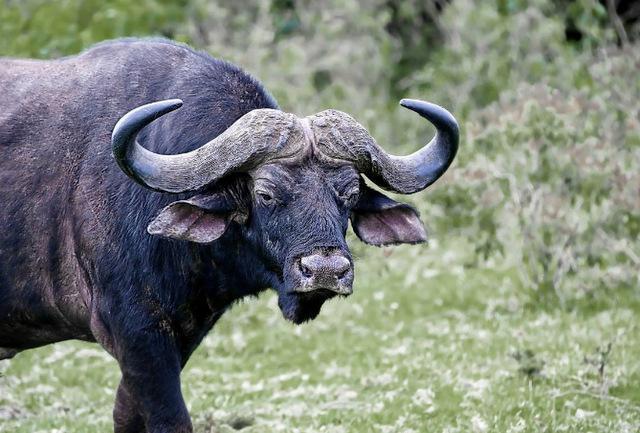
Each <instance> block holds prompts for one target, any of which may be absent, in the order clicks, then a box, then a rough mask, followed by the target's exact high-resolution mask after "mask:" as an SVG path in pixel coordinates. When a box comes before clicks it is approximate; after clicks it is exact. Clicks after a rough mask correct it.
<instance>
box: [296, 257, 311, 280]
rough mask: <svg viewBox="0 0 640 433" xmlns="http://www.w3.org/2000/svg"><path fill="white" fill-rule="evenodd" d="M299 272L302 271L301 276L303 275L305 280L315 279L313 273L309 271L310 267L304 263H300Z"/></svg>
mask: <svg viewBox="0 0 640 433" xmlns="http://www.w3.org/2000/svg"><path fill="white" fill-rule="evenodd" d="M298 270H299V271H300V274H302V276H303V277H305V278H311V277H313V271H312V270H311V269H309V267H307V266H306V265H305V264H304V263H303V262H302V261H300V262H298Z"/></svg>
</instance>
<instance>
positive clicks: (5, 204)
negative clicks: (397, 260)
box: [0, 40, 424, 432]
mask: <svg viewBox="0 0 640 433" xmlns="http://www.w3.org/2000/svg"><path fill="white" fill-rule="evenodd" d="M0 95H2V101H1V102H0V103H1V104H2V108H1V109H0V155H1V158H0V199H1V200H2V206H0V227H1V230H0V357H10V356H13V355H14V354H15V353H17V352H19V351H20V350H24V349H28V348H33V347H37V346H41V345H45V344H49V343H53V342H56V341H61V340H66V339H81V340H85V341H97V342H98V343H100V344H101V345H102V346H103V347H104V348H105V349H106V350H107V351H109V353H111V354H112V355H113V356H114V357H115V358H116V359H117V361H118V363H119V365H120V368H121V370H122V381H121V384H120V387H119V389H118V393H117V399H116V405H115V409H114V421H115V430H116V432H134V431H135V432H139V431H140V430H141V429H144V428H146V431H148V432H160V431H162V432H169V431H171V432H187V431H191V423H190V420H189V415H188V413H187V410H186V407H185V405H184V402H183V400H182V396H181V391H180V379H179V375H180V370H181V369H182V367H183V366H184V364H185V363H186V362H187V360H188V358H189V356H190V354H191V353H192V352H193V350H194V349H195V348H196V347H197V345H198V344H199V342H200V341H201V340H202V338H203V337H204V336H205V335H206V333H207V332H208V331H209V330H210V329H211V327H212V326H213V324H214V323H215V322H216V321H217V320H218V318H219V317H220V316H221V315H222V314H223V313H224V312H225V310H227V309H228V308H229V306H230V305H231V304H232V303H233V302H234V301H236V300H238V299H241V298H243V297H244V296H247V295H254V294H257V293H259V292H260V291H262V290H264V289H266V288H268V287H273V288H274V289H276V290H277V291H278V294H279V304H280V307H281V309H282V311H283V314H284V315H285V317H286V318H288V319H290V320H292V321H294V322H296V323H300V322H304V321H306V320H310V319H312V318H314V317H315V316H316V315H317V314H318V312H319V311H320V308H321V306H322V303H323V302H324V301H325V300H326V299H328V298H329V297H331V296H333V294H332V292H330V291H328V290H315V291H310V292H309V293H304V294H300V293H294V292H293V291H292V287H294V286H295V285H296V284H297V283H296V281H297V280H296V278H299V277H297V276H295V275H292V272H294V271H293V270H292V269H295V265H296V263H299V258H300V256H302V255H303V254H309V253H311V252H318V251H319V252H322V253H327V252H337V253H340V254H342V255H343V256H344V257H347V258H348V259H349V261H350V262H351V258H350V255H349V252H348V248H347V245H346V243H345V240H344V236H345V233H346V230H347V225H348V220H349V217H350V216H351V217H352V218H354V219H353V221H354V224H355V225H356V226H360V228H359V229H357V233H358V234H359V235H360V236H361V237H362V238H363V240H365V241H366V242H369V243H374V244H385V243H398V242H417V241H421V240H423V234H424V232H423V231H420V230H422V228H421V226H420V228H419V229H418V228H416V224H419V221H418V220H417V216H416V214H415V212H414V211H413V210H411V209H410V208H408V207H403V206H404V205H400V204H397V203H395V202H392V201H390V200H389V199H386V200H388V201H385V200H382V199H380V198H379V197H377V196H376V200H374V201H372V202H371V203H368V204H367V203H366V200H365V199H363V197H367V196H368V195H369V194H374V193H373V192H372V191H370V190H368V189H367V187H366V186H364V184H363V182H362V180H361V178H360V177H359V175H358V173H357V172H356V171H355V169H354V168H353V166H351V165H349V164H345V165H336V166H326V165H320V164H319V163H317V161H316V160H315V159H314V157H313V155H306V156H302V157H301V159H300V160H299V161H297V162H296V163H292V164H290V165H285V164H270V165H269V166H264V167H260V168H258V169H257V170H255V171H254V172H252V173H245V174H238V175H236V176H233V177H229V178H227V179H223V180H222V181H221V182H219V183H218V184H217V185H214V186H212V187H210V188H209V189H208V190H205V191H199V192H198V193H197V194H191V195H186V194H182V195H172V194H165V193H157V192H153V191H150V190H147V189H144V188H143V187H141V186H139V185H137V184H136V183H134V182H133V181H131V180H130V179H129V178H128V177H127V176H126V175H125V174H124V173H123V172H121V171H120V169H119V168H118V166H117V165H116V163H115V161H114V159H113V156H112V154H111V148H110V134H111V131H112V129H113V126H114V125H115V123H116V122H117V120H118V119H119V118H120V117H121V116H122V115H123V114H124V113H126V112H127V111H129V110H131V109H133V108H135V107H137V106H140V105H142V104H146V103H149V102H153V101H157V100H163V99H170V98H180V99H182V100H183V101H184V107H183V108H182V109H180V110H178V111H177V112H175V113H171V114H169V115H167V116H164V117H162V118H161V119H159V120H157V121H156V122H154V123H152V124H151V125H150V126H149V127H147V128H146V129H145V130H143V132H142V133H141V135H140V141H141V144H143V145H144V146H146V147H147V148H148V149H150V150H152V151H155V152H160V153H181V152H185V151H189V150H192V149H194V148H196V147H199V146H201V145H202V144H204V143H205V142H207V141H208V140H210V139H212V138H214V137H216V136H217V135H218V134H220V133H221V132H223V131H224V130H225V129H227V128H228V127H229V126H230V125H231V124H232V123H233V122H234V121H235V120H236V119H238V118H239V117H241V116H242V115H243V114H245V113H247V112H249V111H251V110H253V109H256V108H277V105H276V102H275V101H274V100H273V98H272V97H271V96H270V95H269V94H268V93H267V92H266V91H265V90H264V89H263V87H262V86H261V85H260V84H259V83H258V82H257V81H256V80H254V79H253V78H251V77H250V76H248V75H247V74H246V73H244V72H242V71H241V70H240V69H238V68H237V67H235V66H233V65H230V64H228V63H225V62H222V61H219V60H215V59H212V58H211V57H209V56H208V55H206V54H203V53H198V52H195V51H193V50H191V49H189V48H187V47H184V46H181V45H177V44H174V43H171V42H168V41H162V40H146V41H139V40H123V41H114V42H108V43H104V44H101V45H98V46H96V47H94V48H92V49H91V50H89V51H87V52H85V53H83V54H81V55H79V56H76V57H69V58H65V59H61V60H57V61H34V60H11V59H5V60H0ZM375 194H378V193H375ZM171 203H173V204H171ZM392 203H395V205H397V206H395V205H393V204H392ZM356 205H357V206H356ZM354 206H355V207H356V208H355V209H354ZM358 209H362V211H363V213H362V216H361V217H358V216H357V213H358ZM389 212H391V213H389ZM376 215H378V216H376ZM380 215H388V218H387V217H384V216H380ZM407 221H408V222H409V223H408V224H409V226H410V227H409V228H406V227H405V228H402V227H400V228H398V227H395V228H393V227H392V228H389V224H391V225H392V226H393V225H394V224H400V225H403V224H405V223H407ZM378 229H384V230H382V231H380V230H378ZM147 230H148V231H147ZM378 232H380V233H378ZM149 233H151V234H155V235H162V236H152V235H151V234H149ZM168 238H173V239H168ZM187 241H191V242H187ZM294 273H295V272H294ZM350 278H351V279H352V276H351V277H350ZM345 284H348V285H350V284H351V281H350V280H348V281H346V282H345Z"/></svg>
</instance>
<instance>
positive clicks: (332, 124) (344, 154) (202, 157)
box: [112, 99, 458, 323]
mask: <svg viewBox="0 0 640 433" xmlns="http://www.w3.org/2000/svg"><path fill="white" fill-rule="evenodd" d="M400 104H401V105H402V106H404V107H406V108H409V109H410V110H413V111H415V112H416V113H418V114H419V115H420V116H422V117H424V118H426V119H427V120H429V121H430V122H431V123H432V124H433V125H435V127H436V129H437V133H436V136H435V137H434V138H433V140H431V142H429V143H428V144H427V145H426V146H424V147H423V148H422V149H420V150H419V151H417V152H415V153H413V154H411V155H408V156H394V155H389V154H388V153H386V152H385V151H384V150H383V149H382V148H381V147H380V146H378V144H377V143H376V142H375V140H374V139H373V138H372V137H371V135H370V134H369V133H368V132H367V131H366V129H365V128H364V127H362V126H361V125H360V124H359V123H358V122H356V121H355V120H354V119H353V118H352V117H351V116H349V115H348V114H345V113H343V112H340V111H336V110H326V111H322V112H320V113H317V114H314V115H312V116H308V117H305V118H299V117H297V116H295V115H293V114H290V113H285V112H283V111H279V110H273V109H258V110H253V111H251V112H249V113H247V114H246V115H244V116H243V117H241V118H240V119H238V120H237V121H236V122H235V123H234V124H233V125H232V126H231V127H229V128H228V129H227V130H226V131H225V132H223V133H222V134H220V135H219V136H218V137H216V138H215V139H213V140H212V141H210V142H208V143H206V144H204V145H203V146H201V147H199V148H198V149H195V150H193V151H191V152H187V153H183V154H178V155H162V154H157V153H154V152H151V151H149V150H147V149H146V148H144V147H143V146H141V145H140V144H139V143H138V142H137V139H136V136H137V134H138V132H139V131H140V130H141V129H142V128H144V127H145V126H146V125H148V124H149V123H150V122H152V121H153V120H155V119H157V118H158V117H160V116H162V115H164V114H166V113H169V112H171V111H173V110H175V109H177V108H179V107H180V106H181V105H182V101H180V100H167V101H159V102H155V103H151V104H148V105H143V106H141V107H138V108H136V109H134V110H132V111H130V112H129V113H127V114H126V115H125V116H123V117H122V118H121V119H120V120H119V122H118V123H117V125H116V126H115V129H114V131H113V136H112V144H113V153H114V156H115V158H116V161H117V162H118V164H119V166H120V168H121V169H122V170H123V171H124V172H125V173H126V174H127V175H128V176H130V177H131V178H132V179H134V180H135V181H136V182H138V183H140V184H141V185H143V186H145V187H147V188H151V189H153V190H156V191H161V192H168V193H176V194H177V193H185V192H192V193H193V194H194V195H193V196H191V197H190V198H188V199H185V200H179V201H175V202H173V203H171V204H170V205H169V206H167V207H166V208H164V209H163V210H162V211H160V214H159V215H158V216H157V217H156V218H155V219H154V220H153V221H152V222H151V223H150V225H149V226H148V232H149V233H151V234H154V235H162V236H166V237H171V238H177V239H182V240H187V241H192V242H198V243H210V242H214V241H216V240H217V239H218V238H220V237H221V236H223V235H224V234H225V232H227V231H228V228H229V226H230V225H232V224H233V225H234V227H236V229H237V230H240V231H241V236H242V237H243V240H244V241H246V242H249V243H251V245H252V246H253V248H254V249H255V250H256V251H257V252H258V254H259V256H260V257H261V261H263V262H264V263H263V265H264V267H265V269H268V270H269V271H268V274H269V278H268V280H269V281H266V282H265V284H268V285H271V286H273V287H274V288H275V289H277V291H278V294H279V305H280V308H281V310H282V312H283V314H284V316H285V317H286V318H288V319H290V320H292V321H294V322H296V323H299V322H303V321H305V320H309V319H312V318H314V317H315V316H316V315H317V314H318V312H319V311H320V308H321V306H322V304H323V302H324V301H325V300H327V299H328V298H330V297H333V296H336V295H343V296H346V295H349V294H350V293H351V292H352V288H351V286H352V282H353V260H352V258H351V255H350V253H349V249H348V247H347V244H346V242H345V234H346V231H347V226H348V222H349V220H351V224H352V226H353V229H354V231H355V233H356V235H357V236H358V237H359V238H360V239H361V240H362V241H364V242H366V243H368V244H372V245H388V244H399V243H419V242H423V241H424V240H425V239H426V234H425V230H424V227H423V225H422V223H421V222H420V220H419V218H418V214H417V212H416V211H415V210H414V209H413V208H412V207H411V206H409V205H406V204H402V203H398V202H396V201H394V200H392V199H390V198H388V197H386V196H385V195H383V194H381V193H379V192H377V191H375V190H373V189H371V188H369V187H368V186H367V185H366V183H365V181H364V180H363V178H362V176H361V175H366V176H367V178H369V179H370V180H371V181H373V182H374V183H376V184H377V185H379V186H380V187H382V188H385V189H387V190H391V191H394V192H398V193H403V194H410V193H414V192H417V191H420V190H422V189H424V188H426V187H427V186H429V185H430V184H432V183H433V182H435V181H436V180H437V179H438V178H439V177H440V176H441V175H442V174H443V173H444V172H445V170H446V169H447V168H448V167H449V165H450V164H451V162H452V160H453V158H454V156H455V154H456V151H457V148H458V125H457V123H456V120H455V119H454V117H453V116H452V115H451V114H450V113H449V112H448V111H446V110H445V109H443V108H441V107H439V106H437V105H434V104H430V103H428V102H424V101H418V100H411V99H404V100H402V101H401V102H400Z"/></svg>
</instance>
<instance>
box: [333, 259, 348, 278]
mask: <svg viewBox="0 0 640 433" xmlns="http://www.w3.org/2000/svg"><path fill="white" fill-rule="evenodd" d="M335 260H336V263H335V275H336V277H337V278H338V279H339V280H341V279H343V278H344V277H345V276H346V275H347V273H348V272H349V270H351V262H349V259H347V258H346V257H342V256H337V257H336V259H335Z"/></svg>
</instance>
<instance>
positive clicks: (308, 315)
mask: <svg viewBox="0 0 640 433" xmlns="http://www.w3.org/2000/svg"><path fill="white" fill-rule="evenodd" d="M336 296H338V293H336V292H335V291H333V290H330V289H315V290H312V291H306V292H296V291H287V292H284V293H281V294H280V295H279V296H278V306H279V307H280V311H282V315H283V316H284V318H285V319H287V320H289V321H291V322H293V323H295V324H296V325H299V324H301V323H304V322H308V321H310V320H313V319H315V318H316V317H317V316H318V314H320V310H321V309H322V305H323V304H324V303H325V302H326V301H328V300H329V299H331V298H334V297H336ZM341 296H345V295H341Z"/></svg>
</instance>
